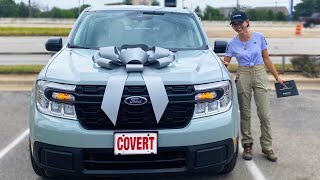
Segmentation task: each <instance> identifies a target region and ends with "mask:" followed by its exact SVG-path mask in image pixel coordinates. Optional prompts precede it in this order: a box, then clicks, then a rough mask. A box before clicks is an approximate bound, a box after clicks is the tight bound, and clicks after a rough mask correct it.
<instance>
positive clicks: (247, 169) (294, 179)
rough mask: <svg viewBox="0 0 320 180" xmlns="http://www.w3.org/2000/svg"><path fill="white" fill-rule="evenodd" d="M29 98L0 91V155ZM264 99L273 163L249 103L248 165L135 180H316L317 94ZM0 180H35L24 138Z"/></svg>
mask: <svg viewBox="0 0 320 180" xmlns="http://www.w3.org/2000/svg"><path fill="white" fill-rule="evenodd" d="M29 96H30V92H29V91H23V92H15V91H11V92H8V91H0V99H1V103H0V123H1V126H0V154H1V153H2V152H3V149H6V148H7V146H8V145H9V144H10V143H12V142H13V141H14V140H15V139H16V138H17V137H19V136H20V135H21V134H22V133H23V132H25V130H27V129H28V101H29ZM270 96H271V109H272V121H271V125H272V131H273V133H272V134H273V139H274V150H275V152H276V154H277V155H278V158H279V159H278V161H277V162H276V163H272V162H269V161H267V160H266V159H265V157H264V155H262V153H261V148H260V145H259V136H260V130H259V119H258V117H257V115H256V110H255V105H254V103H253V102H252V109H253V111H252V131H253V136H254V138H255V139H254V146H253V156H254V157H253V161H244V160H243V159H242V158H241V153H240V156H239V157H238V164H237V166H236V168H235V170H234V171H233V172H232V173H231V174H229V175H225V176H219V175H210V174H196V175H192V176H189V175H176V176H161V177H160V176H157V177H147V178H141V177H137V178H136V179H172V180H173V179H181V180H182V179H190V180H191V179H192V180H193V179H194V180H196V179H218V180H220V179H221V180H231V179H243V180H251V179H258V180H264V179H271V180H278V179H288V180H319V179H320V154H319V153H318V151H319V149H320V139H319V137H320V121H319V115H320V110H319V109H320V103H319V101H320V90H301V91H300V95H299V96H293V97H287V98H276V95H275V91H273V90H270ZM240 152H242V150H241V149H240ZM0 179H1V180H20V179H21V180H40V179H41V178H39V177H37V176H36V174H34V172H33V171H32V167H31V164H30V160H29V152H28V138H27V136H26V137H24V138H23V139H22V140H21V141H19V142H18V143H17V145H15V146H13V147H12V148H10V150H9V151H8V152H7V153H5V154H4V155H3V156H1V155H0ZM58 179H66V178H58ZM100 179H103V178H100ZM121 179H126V178H121ZM129 179H132V177H130V178H129Z"/></svg>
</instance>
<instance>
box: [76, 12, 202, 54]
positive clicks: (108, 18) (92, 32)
mask: <svg viewBox="0 0 320 180" xmlns="http://www.w3.org/2000/svg"><path fill="white" fill-rule="evenodd" d="M135 44H145V45H147V46H149V47H152V46H158V47H163V48H168V49H170V50H189V49H190V50H191V49H206V45H205V42H204V40H203V34H202V33H201V31H200V30H199V26H198V24H197V22H196V21H195V18H194V17H193V16H192V15H190V14H183V13H162V12H143V11H99V12H88V13H87V14H85V15H84V17H83V18H82V19H81V20H80V24H79V25H78V27H77V29H76V32H75V33H74V36H73V37H72V38H71V45H72V46H74V47H84V48H100V47H106V46H118V47H120V46H122V45H135Z"/></svg>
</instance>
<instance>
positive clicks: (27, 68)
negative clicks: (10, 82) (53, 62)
mask: <svg viewBox="0 0 320 180" xmlns="http://www.w3.org/2000/svg"><path fill="white" fill-rule="evenodd" d="M43 67H44V65H0V74H38V73H39V72H40V71H41V69H42V68H43Z"/></svg>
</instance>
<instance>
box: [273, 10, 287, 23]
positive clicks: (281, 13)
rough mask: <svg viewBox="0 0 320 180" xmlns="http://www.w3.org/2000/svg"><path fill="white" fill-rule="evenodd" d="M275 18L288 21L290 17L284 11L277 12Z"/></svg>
mask: <svg viewBox="0 0 320 180" xmlns="http://www.w3.org/2000/svg"><path fill="white" fill-rule="evenodd" d="M275 20H276V21H287V20H288V17H287V16H286V15H285V14H283V12H277V13H276V15H275Z"/></svg>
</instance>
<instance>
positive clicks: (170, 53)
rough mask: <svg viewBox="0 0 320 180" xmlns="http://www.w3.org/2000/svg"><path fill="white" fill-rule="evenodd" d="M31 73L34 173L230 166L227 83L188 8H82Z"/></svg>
mask: <svg viewBox="0 0 320 180" xmlns="http://www.w3.org/2000/svg"><path fill="white" fill-rule="evenodd" d="M46 49H47V50H48V51H54V52H57V53H56V54H55V55H54V56H53V57H52V58H51V59H50V61H49V62H48V64H47V65H46V66H45V67H44V68H43V69H42V71H41V72H40V73H39V75H38V77H37V79H36V81H35V85H34V88H33V91H32V95H31V100H30V157H31V162H32V166H33V169H34V171H35V173H36V174H38V175H39V176H43V177H50V176H60V175H67V176H69V175H71V176H122V175H133V174H134V175H145V174H169V173H184V174H186V173H196V172H215V173H220V174H226V173H230V172H231V171H232V170H233V169H234V167H235V165H236V161H237V155H238V138H239V128H238V126H239V121H238V102H237V93H236V88H235V83H234V80H233V78H232V76H231V75H230V73H229V72H228V70H227V69H226V68H225V67H224V65H223V64H222V63H221V60H220V59H219V58H218V56H217V55H216V53H223V52H224V51H225V49H226V43H225V42H222V41H217V42H215V45H214V47H212V46H211V45H210V43H209V41H208V38H207V37H206V34H205V32H204V30H203V28H202V26H201V23H200V20H199V18H198V17H197V15H196V14H195V13H194V12H193V11H190V10H187V9H177V8H168V7H155V6H153V7H146V6H105V7H99V8H93V7H89V8H87V9H85V10H84V11H83V12H82V14H81V15H80V17H79V18H78V20H77V22H76V23H75V25H74V27H73V29H72V31H71V33H70V35H69V37H68V39H67V41H66V42H65V43H64V45H63V43H62V39H61V38H50V39H49V40H48V41H47V43H46Z"/></svg>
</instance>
